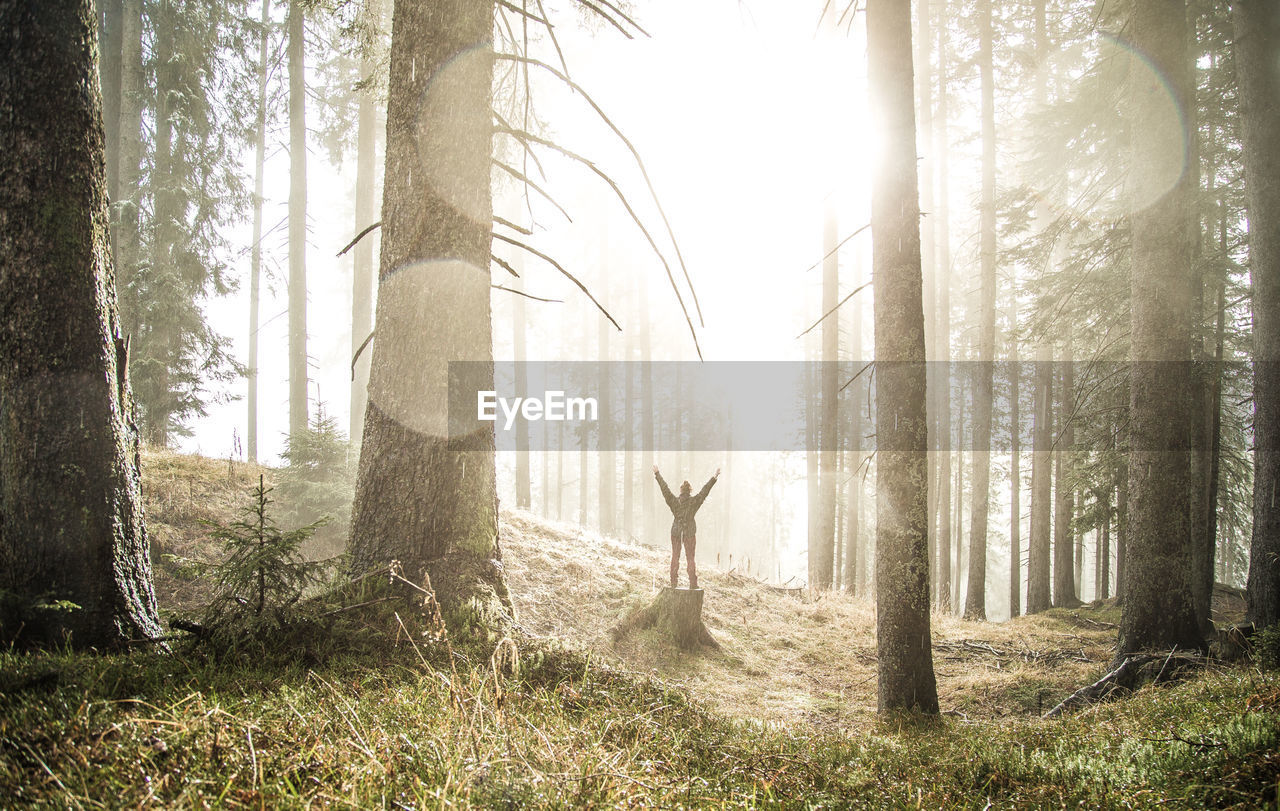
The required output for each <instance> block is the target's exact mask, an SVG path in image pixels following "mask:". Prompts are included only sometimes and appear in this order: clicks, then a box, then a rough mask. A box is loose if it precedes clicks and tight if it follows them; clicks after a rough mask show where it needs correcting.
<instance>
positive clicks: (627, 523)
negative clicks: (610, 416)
mask: <svg viewBox="0 0 1280 811" xmlns="http://www.w3.org/2000/svg"><path fill="white" fill-rule="evenodd" d="M627 298H629V299H631V300H632V301H634V300H635V299H634V297H632V296H628V297H627ZM641 318H644V316H643V315H635V314H633V321H632V323H633V324H634V323H636V322H638V321H639V320H640V319H641ZM623 345H624V347H625V348H624V353H623V361H624V362H623V364H622V373H623V374H624V375H626V382H625V383H624V385H623V398H624V400H623V403H624V405H623V415H622V430H624V431H625V432H626V433H625V434H623V436H622V537H623V538H631V537H633V536H634V535H635V530H636V523H635V509H636V503H635V491H636V454H635V450H636V446H635V439H636V425H635V422H636V411H635V399H636V391H635V379H636V373H637V371H638V370H637V369H636V364H635V363H634V362H633V361H632V357H633V356H634V355H635V348H636V347H635V330H634V329H631V330H628V331H627V335H626V338H624V339H623Z"/></svg>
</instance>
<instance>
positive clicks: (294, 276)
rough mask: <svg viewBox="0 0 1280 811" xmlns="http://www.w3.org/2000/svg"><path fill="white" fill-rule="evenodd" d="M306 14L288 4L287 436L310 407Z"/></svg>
mask: <svg viewBox="0 0 1280 811" xmlns="http://www.w3.org/2000/svg"><path fill="white" fill-rule="evenodd" d="M306 25H307V24H306V11H305V9H304V3H303V0H289V14H288V18H287V19H286V21H285V34H286V37H287V44H286V49H287V53H288V60H287V61H288V68H289V433H290V434H294V433H297V432H299V431H304V430H306V428H307V424H308V417H307V414H308V407H307V396H308V392H307V118H306V116H307V79H306V39H307V27H306Z"/></svg>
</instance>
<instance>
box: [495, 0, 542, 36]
mask: <svg viewBox="0 0 1280 811" xmlns="http://www.w3.org/2000/svg"><path fill="white" fill-rule="evenodd" d="M494 2H495V3H496V4H497V5H499V6H501V7H503V8H505V9H507V10H508V11H514V12H515V13H516V14H519V15H520V16H521V17H524V18H526V19H529V20H533V21H534V22H536V23H542V24H543V25H545V26H546V27H547V28H548V29H550V28H552V27H553V26H552V25H551V21H550V20H548V19H546V18H544V17H539V16H538V15H537V14H533V13H530V12H528V11H526V10H524V9H522V8H520V7H519V6H517V5H514V4H512V3H508V2H507V0H494ZM513 38H514V37H513Z"/></svg>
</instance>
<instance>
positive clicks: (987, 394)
mask: <svg viewBox="0 0 1280 811" xmlns="http://www.w3.org/2000/svg"><path fill="white" fill-rule="evenodd" d="M978 32H979V37H978V39H979V45H978V70H979V72H980V74H981V77H982V111H981V112H982V217H981V219H982V222H981V226H980V228H981V237H980V249H979V253H980V255H981V277H982V278H981V282H980V291H979V295H980V297H981V302H980V306H979V314H978V318H979V323H978V374H977V379H976V380H975V381H974V392H973V412H974V413H973V512H972V514H971V516H970V521H971V522H972V523H971V525H970V528H969V590H968V596H967V597H966V598H965V604H964V615H965V617H966V618H968V619H971V620H985V619H986V618H987V596H986V591H987V518H988V515H987V514H988V511H989V509H990V506H991V404H992V389H993V383H994V372H995V369H994V364H995V358H996V110H995V71H994V67H993V65H992V62H993V57H992V43H991V39H992V33H991V0H980V2H979V3H978Z"/></svg>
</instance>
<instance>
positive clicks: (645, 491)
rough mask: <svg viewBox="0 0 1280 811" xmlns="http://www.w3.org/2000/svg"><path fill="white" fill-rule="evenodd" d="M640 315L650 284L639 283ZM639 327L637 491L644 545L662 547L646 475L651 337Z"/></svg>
mask: <svg viewBox="0 0 1280 811" xmlns="http://www.w3.org/2000/svg"><path fill="white" fill-rule="evenodd" d="M637 301H638V303H639V306H640V312H641V313H643V314H647V313H648V312H649V282H648V280H647V279H644V278H641V279H640V295H639V296H638V297H637ZM639 323H640V449H641V450H640V455H641V460H640V480H641V481H643V482H644V484H645V486H643V487H641V488H640V505H641V512H642V513H643V515H642V519H643V523H642V524H641V526H642V527H643V529H644V538H645V542H646V543H650V544H658V545H659V546H661V541H662V538H660V537H658V528H657V523H658V516H657V513H656V512H655V510H654V498H656V495H655V493H654V492H653V491H654V489H655V488H654V487H653V485H652V484H650V483H649V480H648V476H649V471H650V470H653V452H654V449H655V448H656V447H657V441H658V438H657V436H656V435H655V434H654V428H653V366H652V363H651V359H652V354H651V353H652V350H653V336H652V334H651V332H650V326H649V319H648V318H645V317H641V318H640V319H639Z"/></svg>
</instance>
